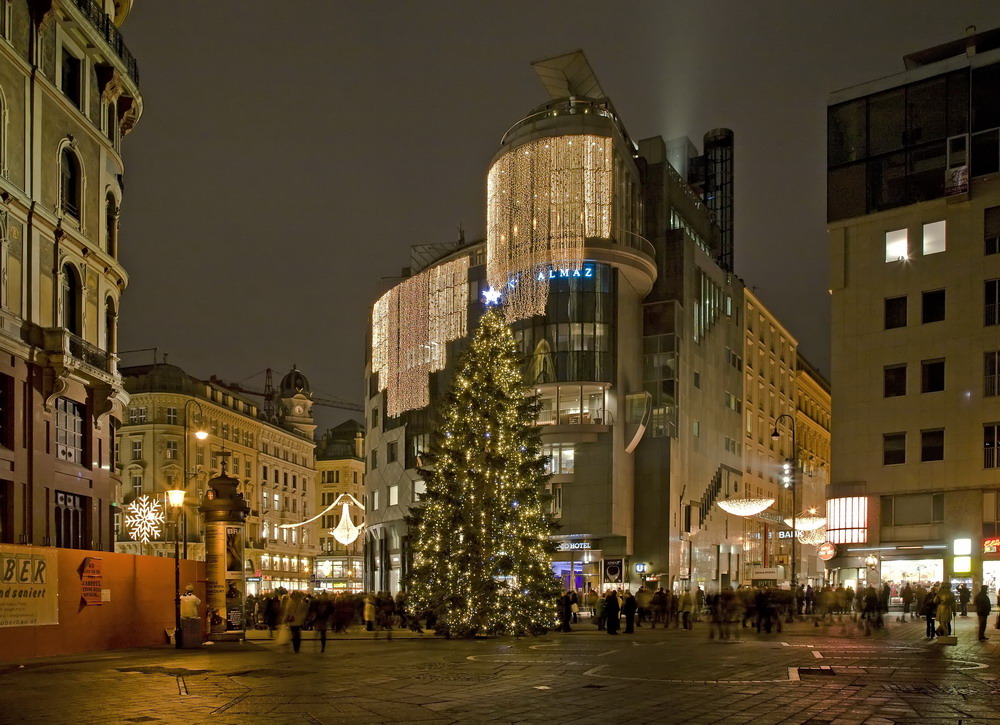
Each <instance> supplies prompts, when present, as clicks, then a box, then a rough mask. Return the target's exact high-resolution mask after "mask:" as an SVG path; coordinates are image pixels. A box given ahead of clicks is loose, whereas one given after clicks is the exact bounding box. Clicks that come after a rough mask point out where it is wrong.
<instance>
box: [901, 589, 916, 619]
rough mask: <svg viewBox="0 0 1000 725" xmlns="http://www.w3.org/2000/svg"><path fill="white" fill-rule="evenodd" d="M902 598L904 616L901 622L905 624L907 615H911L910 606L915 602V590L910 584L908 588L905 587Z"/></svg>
mask: <svg viewBox="0 0 1000 725" xmlns="http://www.w3.org/2000/svg"><path fill="white" fill-rule="evenodd" d="M901 598H902V600H903V616H902V617H901V618H900V620H899V621H901V622H905V621H906V615H907V614H909V613H910V604H911V603H912V602H913V589H912V588H911V587H910V583H909V582H907V583H906V586H905V587H903V592H902V594H901Z"/></svg>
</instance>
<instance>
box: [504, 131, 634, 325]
mask: <svg viewBox="0 0 1000 725" xmlns="http://www.w3.org/2000/svg"><path fill="white" fill-rule="evenodd" d="M613 168H614V150H613V144H612V141H611V139H610V138H606V137H603V136H593V135H580V136H556V137H549V138H543V139H538V140H535V141H530V142H528V143H526V144H523V145H521V146H518V147H517V148H514V149H511V150H510V151H508V152H507V153H506V154H504V155H502V156H501V157H500V158H499V159H497V160H496V162H494V164H493V166H492V167H491V168H490V172H489V176H488V178H487V192H486V197H487V198H486V260H487V261H486V276H487V279H488V281H489V284H490V286H491V287H493V288H494V289H505V288H506V289H507V303H506V306H505V308H504V314H505V316H506V318H507V320H508V322H512V321H514V320H519V319H523V318H526V317H530V316H532V315H538V314H544V312H545V303H546V300H547V299H548V292H549V283H548V278H547V275H542V276H540V275H539V273H540V272H544V271H545V270H547V268H548V267H549V265H552V266H554V267H558V268H561V269H576V268H579V267H580V266H581V265H582V264H583V255H584V251H583V250H584V242H585V240H586V239H587V238H591V237H598V238H602V239H608V238H610V236H611V210H612V205H613V201H614V185H613V178H612V171H613Z"/></svg>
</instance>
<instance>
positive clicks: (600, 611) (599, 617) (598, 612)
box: [594, 593, 608, 630]
mask: <svg viewBox="0 0 1000 725" xmlns="http://www.w3.org/2000/svg"><path fill="white" fill-rule="evenodd" d="M607 596H608V595H607V593H605V594H604V596H602V597H598V598H597V601H596V602H595V603H594V622H595V624H597V628H598V629H600V630H603V629H604V619H605V614H604V600H605V599H606V598H607Z"/></svg>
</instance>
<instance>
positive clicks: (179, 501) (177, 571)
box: [167, 488, 184, 649]
mask: <svg viewBox="0 0 1000 725" xmlns="http://www.w3.org/2000/svg"><path fill="white" fill-rule="evenodd" d="M167 501H168V502H169V504H170V508H171V509H172V510H173V512H174V627H175V629H174V646H176V647H177V649H180V648H181V558H180V521H181V509H182V508H183V507H184V489H183V488H178V489H171V490H169V491H167Z"/></svg>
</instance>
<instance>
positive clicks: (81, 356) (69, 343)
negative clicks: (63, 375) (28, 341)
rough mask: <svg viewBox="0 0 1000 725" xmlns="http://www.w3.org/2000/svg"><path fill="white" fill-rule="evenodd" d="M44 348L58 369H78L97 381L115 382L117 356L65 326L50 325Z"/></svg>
mask: <svg viewBox="0 0 1000 725" xmlns="http://www.w3.org/2000/svg"><path fill="white" fill-rule="evenodd" d="M44 348H45V352H46V353H48V355H49V359H50V361H51V363H52V365H53V366H54V367H56V368H57V369H66V370H73V371H76V372H77V373H81V374H84V375H86V376H88V377H90V378H91V379H93V380H94V381H95V382H98V381H99V382H103V383H113V382H115V378H116V372H117V371H116V365H115V356H114V355H110V354H108V352H107V351H105V350H101V349H100V348H98V347H95V346H94V345H91V344H90V343H89V342H87V341H85V340H83V339H82V338H80V337H78V336H76V335H74V334H73V333H71V332H69V331H68V330H66V328H64V327H49V328H47V329H45V330H44Z"/></svg>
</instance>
